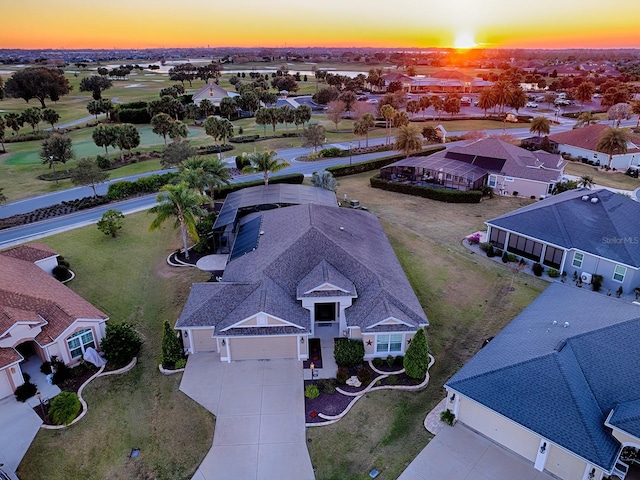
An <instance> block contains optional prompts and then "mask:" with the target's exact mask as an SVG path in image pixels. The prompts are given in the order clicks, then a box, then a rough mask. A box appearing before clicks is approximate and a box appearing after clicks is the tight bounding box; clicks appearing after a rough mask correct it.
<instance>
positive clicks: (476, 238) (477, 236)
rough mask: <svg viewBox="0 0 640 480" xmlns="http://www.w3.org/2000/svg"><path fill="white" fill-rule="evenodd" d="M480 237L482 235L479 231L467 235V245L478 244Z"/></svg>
mask: <svg viewBox="0 0 640 480" xmlns="http://www.w3.org/2000/svg"><path fill="white" fill-rule="evenodd" d="M480 238H482V235H481V234H480V233H474V234H473V235H471V236H469V237H467V242H468V243H469V245H479V244H480Z"/></svg>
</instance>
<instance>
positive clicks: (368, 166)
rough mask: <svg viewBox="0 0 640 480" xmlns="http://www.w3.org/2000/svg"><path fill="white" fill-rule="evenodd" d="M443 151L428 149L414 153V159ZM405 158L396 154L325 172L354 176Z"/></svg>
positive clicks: (338, 166)
mask: <svg viewBox="0 0 640 480" xmlns="http://www.w3.org/2000/svg"><path fill="white" fill-rule="evenodd" d="M441 150H444V147H443V146H441V145H439V146H437V147H433V148H429V149H427V150H423V151H422V152H419V153H414V154H413V156H414V157H428V156H429V155H432V154H434V153H436V152H439V151H441ZM403 158H405V155H402V154H397V155H391V156H388V157H384V158H378V159H376V160H367V161H365V162H358V163H354V164H352V165H346V164H345V165H336V166H334V167H328V168H327V170H328V171H329V172H331V174H332V175H333V176H334V177H336V178H337V177H345V176H347V175H355V174H358V173H363V172H370V171H371V170H379V169H380V168H382V167H386V166H387V165H391V164H392V163H394V162H397V161H398V160H402V159H403Z"/></svg>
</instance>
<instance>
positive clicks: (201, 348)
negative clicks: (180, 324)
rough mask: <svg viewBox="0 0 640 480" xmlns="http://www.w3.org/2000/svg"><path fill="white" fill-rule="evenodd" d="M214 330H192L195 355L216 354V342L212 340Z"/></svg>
mask: <svg viewBox="0 0 640 480" xmlns="http://www.w3.org/2000/svg"><path fill="white" fill-rule="evenodd" d="M212 335H213V328H211V329H206V330H191V339H192V340H193V345H192V346H191V347H192V348H193V353H198V352H215V351H216V350H217V348H216V340H215V338H212Z"/></svg>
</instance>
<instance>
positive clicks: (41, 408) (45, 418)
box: [36, 390, 47, 421]
mask: <svg viewBox="0 0 640 480" xmlns="http://www.w3.org/2000/svg"><path fill="white" fill-rule="evenodd" d="M36 397H38V402H40V411H41V412H42V420H44V421H46V420H47V417H46V415H45V413H44V403H42V394H41V393H40V390H38V391H37V392H36Z"/></svg>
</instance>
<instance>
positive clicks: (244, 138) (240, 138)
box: [229, 135, 260, 143]
mask: <svg viewBox="0 0 640 480" xmlns="http://www.w3.org/2000/svg"><path fill="white" fill-rule="evenodd" d="M259 138H260V135H242V136H238V137H231V138H230V139H229V141H230V142H231V143H251V142H255V141H256V140H258V139H259Z"/></svg>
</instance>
